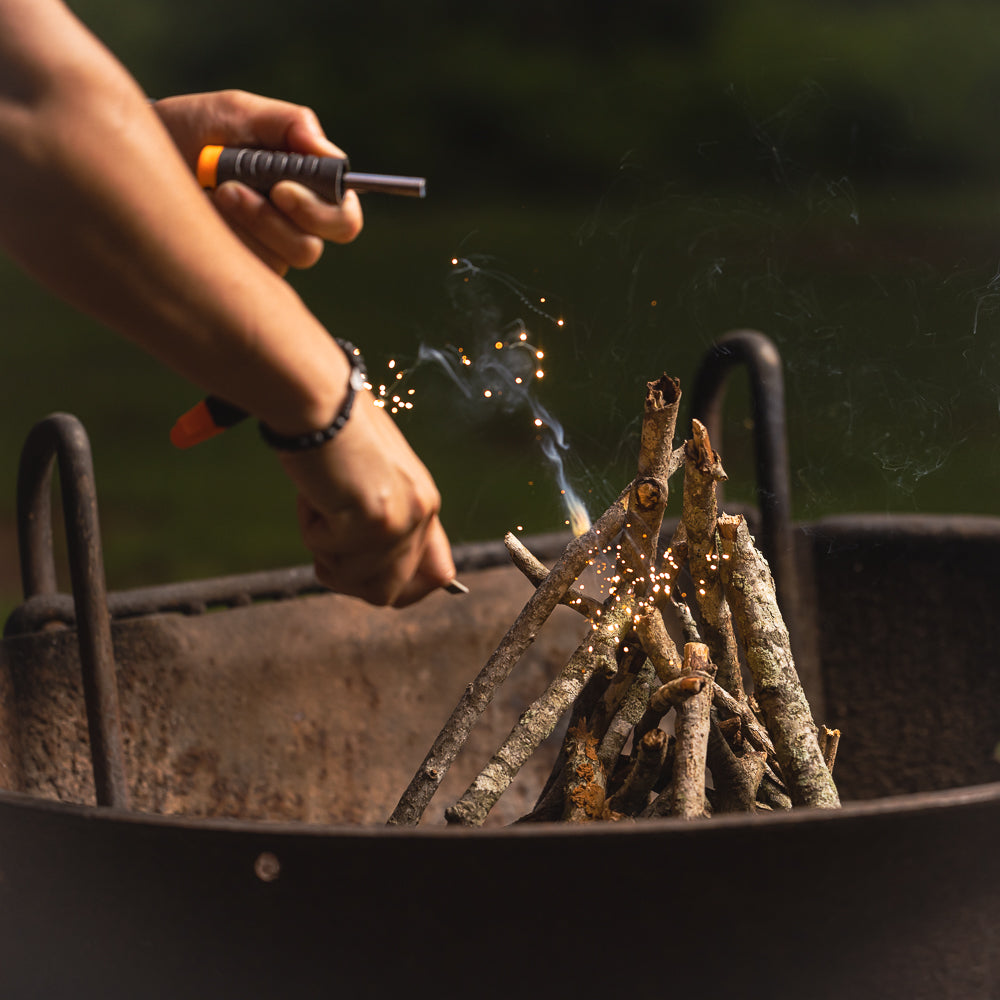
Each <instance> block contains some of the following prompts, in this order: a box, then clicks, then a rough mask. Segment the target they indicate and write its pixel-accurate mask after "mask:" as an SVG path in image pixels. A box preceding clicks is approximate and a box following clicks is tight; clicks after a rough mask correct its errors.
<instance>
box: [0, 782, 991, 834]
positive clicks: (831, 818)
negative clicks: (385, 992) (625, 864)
mask: <svg viewBox="0 0 1000 1000" xmlns="http://www.w3.org/2000/svg"><path fill="white" fill-rule="evenodd" d="M983 805H997V806H998V808H1000V781H995V782H988V783H985V784H980V785H968V786H964V787H961V788H947V789H941V790H938V791H933V792H913V793H907V794H903V795H892V796H886V797H884V798H880V799H867V800H860V801H849V802H845V803H844V804H843V806H842V807H841V808H840V809H805V808H801V809H795V810H791V811H788V812H774V813H770V814H767V813H756V814H746V815H738V814H727V815H720V816H715V817H713V818H711V819H707V820H701V821H697V822H692V821H688V820H683V819H677V818H671V817H663V818H656V819H648V820H643V821H641V822H632V823H626V822H623V823H524V824H514V825H507V826H503V827H496V826H493V827H490V826H485V827H466V826H431V825H425V826H416V827H398V826H388V825H383V824H353V825H352V824H345V823H307V822H303V821H296V820H249V819H240V818H229V817H194V816H179V815H162V814H158V813H142V812H137V811H134V810H128V809H119V808H115V807H108V806H94V805H81V804H78V803H72V802H62V801H58V800H55V799H45V798H40V797H38V796H33V795H27V794H24V793H21V792H12V791H8V790H6V789H0V808H3V807H6V806H13V807H19V808H25V809H28V810H32V809H34V810H38V811H40V812H49V813H59V814H62V815H63V816H65V817H67V818H68V817H76V818H78V819H80V820H83V821H87V822H93V821H99V822H112V823H124V824H129V825H134V826H146V827H157V828H165V829H166V828H173V829H181V830H185V829H190V830H200V831H204V832H212V831H216V832H226V833H237V834H247V835H258V836H259V835H266V836H268V837H274V836H276V835H279V836H280V835H288V836H296V837H298V836H303V835H305V836H310V837H316V838H323V837H328V838H331V839H335V840H350V839H359V838H360V839H381V838H398V837H404V838H409V839H413V840H427V839H432V840H439V839H442V838H454V837H456V836H457V837H462V838H464V837H468V836H473V837H478V838H481V839H485V840H495V839H500V840H507V839H510V838H518V839H520V838H523V837H528V838H529V839H530V838H537V837H544V838H545V839H551V838H561V837H573V838H577V837H601V838H608V837H617V836H624V837H636V836H650V835H656V834H660V835H662V834H666V833H670V834H680V835H683V836H685V837H687V836H698V834H699V833H700V832H702V831H705V832H708V831H713V830H714V831H719V832H720V833H722V832H724V831H726V830H743V829H746V828H748V827H751V826H753V827H774V828H781V827H784V826H788V825H791V826H793V827H800V826H803V825H811V824H816V823H850V822H852V821H855V820H858V821H863V820H864V819H866V818H867V817H870V816H891V817H906V816H908V815H918V814H931V813H937V812H941V811H943V810H955V809H963V808H964V809H974V808H976V807H978V806H983Z"/></svg>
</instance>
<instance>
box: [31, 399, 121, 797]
mask: <svg viewBox="0 0 1000 1000" xmlns="http://www.w3.org/2000/svg"><path fill="white" fill-rule="evenodd" d="M56 461H58V463H59V479H60V483H61V487H62V501H63V517H64V520H65V524H66V543H67V549H68V556H69V569H70V579H71V581H72V585H73V602H74V606H75V609H76V627H77V637H78V640H79V644H80V665H81V668H82V672H83V694H84V700H85V703H86V708H87V726H88V730H89V734H90V752H91V759H92V761H93V767H94V787H95V790H96V793H97V804H98V805H111V806H118V807H121V808H127V806H128V792H127V785H126V781H125V765H124V759H125V758H124V752H123V749H122V734H121V722H120V714H119V708H118V686H117V680H116V672H115V661H114V653H113V647H112V644H111V619H110V615H109V614H108V601H107V588H106V585H105V579H104V557H103V554H102V551H101V535H100V526H99V523H98V518H97V490H96V486H95V481H94V465H93V460H92V458H91V451H90V441H89V440H88V438H87V432H86V431H85V430H84V428H83V425H82V424H81V423H80V421H79V420H77V418H76V417H74V416H72V415H70V414H68V413H54V414H52V415H50V416H48V417H46V418H45V419H44V420H42V421H41V422H40V423H38V424H36V425H35V426H34V427H33V428H32V430H31V432H30V433H29V434H28V437H27V439H26V441H25V443H24V448H23V449H22V451H21V462H20V465H19V467H18V480H17V535H18V547H19V550H20V559H21V582H22V585H23V588H24V596H25V599H26V600H28V599H30V598H32V597H35V596H38V595H51V594H54V593H56V569H55V557H54V555H53V548H52V468H53V465H54V464H55V463H56Z"/></svg>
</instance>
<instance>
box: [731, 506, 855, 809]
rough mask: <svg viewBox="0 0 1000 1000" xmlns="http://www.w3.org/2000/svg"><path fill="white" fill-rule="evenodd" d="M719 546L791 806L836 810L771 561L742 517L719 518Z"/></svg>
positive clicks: (836, 798) (834, 792)
mask: <svg viewBox="0 0 1000 1000" xmlns="http://www.w3.org/2000/svg"><path fill="white" fill-rule="evenodd" d="M719 544H720V547H721V549H722V552H721V555H722V560H721V572H722V582H723V585H724V586H725V589H726V598H727V600H728V601H729V606H730V608H731V609H732V612H733V617H734V619H735V620H736V626H737V628H738V629H739V633H740V636H741V638H742V640H743V644H744V648H745V651H746V657H747V663H748V665H749V667H750V672H751V673H752V674H753V679H754V694H755V696H756V698H757V701H758V702H759V703H760V707H761V709H762V711H763V714H764V721H765V722H766V724H767V729H768V731H769V732H770V734H771V737H772V739H773V740H774V747H775V750H776V751H777V754H778V762H779V763H780V765H781V774H782V777H783V778H784V779H785V781H786V782H787V783H788V790H789V794H790V795H791V799H792V802H793V803H794V804H795V805H810V806H818V807H821V808H826V809H835V808H837V807H838V806H839V805H840V796H839V795H838V794H837V788H836V786H835V785H834V783H833V778H832V777H831V775H830V771H829V769H828V768H827V766H826V762H825V761H824V760H823V754H822V753H821V751H820V748H819V743H818V741H817V736H816V724H815V723H814V722H813V718H812V712H811V711H810V708H809V703H808V702H807V701H806V696H805V692H804V691H803V690H802V684H801V683H800V681H799V677H798V674H797V673H796V670H795V664H794V662H793V660H792V653H791V645H790V643H789V638H788V629H787V628H786V627H785V623H784V621H783V620H782V618H781V612H780V611H779V610H778V601H777V598H776V596H775V592H774V581H773V579H772V577H771V571H770V570H769V569H768V566H767V561H766V560H765V559H764V557H763V556H762V555H761V554H760V553H759V552H758V551H757V549H756V547H755V546H754V544H753V539H752V538H751V537H750V532H749V530H748V529H747V525H746V521H745V519H744V518H743V517H742V516H735V517H728V516H723V517H720V518H719Z"/></svg>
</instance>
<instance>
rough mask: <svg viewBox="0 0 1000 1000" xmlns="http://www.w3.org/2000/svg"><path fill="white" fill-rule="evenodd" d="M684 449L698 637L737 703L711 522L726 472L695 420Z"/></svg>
mask: <svg viewBox="0 0 1000 1000" xmlns="http://www.w3.org/2000/svg"><path fill="white" fill-rule="evenodd" d="M685 449H686V455H687V463H686V464H685V466H684V503H683V507H682V512H681V518H682V520H683V523H684V527H685V530H686V533H687V543H688V566H689V568H690V572H691V582H692V584H693V586H694V592H695V600H696V601H697V604H698V609H699V610H700V611H701V618H702V622H703V623H704V628H703V631H702V635H703V638H704V641H705V642H706V643H707V645H708V648H709V652H710V654H711V657H712V662H713V663H714V664H715V666H716V669H717V670H718V674H717V675H716V680H717V681H718V683H719V684H721V685H722V686H723V687H724V688H725V689H726V690H727V691H730V692H732V694H733V695H735V697H736V698H739V699H743V698H744V697H745V695H744V692H743V676H742V674H741V671H740V657H739V651H738V648H737V646H736V636H735V635H734V634H733V622H732V616H731V615H730V613H729V605H728V604H727V603H726V597H725V594H724V593H723V591H722V580H721V579H719V573H718V558H719V557H718V553H717V552H716V550H715V523H716V519H717V518H718V515H719V507H718V500H717V496H716V483H718V482H722V481H724V480H725V479H726V473H725V471H724V470H723V468H722V460H721V459H720V458H719V456H718V453H717V452H715V451H714V450H713V449H712V442H711V441H710V440H709V438H708V431H707V430H706V429H705V425H704V424H702V423H701V422H700V421H698V420H695V421H693V428H692V437H691V440H690V441H688V442H687V444H686V445H685Z"/></svg>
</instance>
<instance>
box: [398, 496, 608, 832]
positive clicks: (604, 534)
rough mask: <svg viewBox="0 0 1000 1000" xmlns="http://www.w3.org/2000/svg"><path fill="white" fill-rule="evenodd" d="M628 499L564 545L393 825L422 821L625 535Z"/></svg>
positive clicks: (430, 753) (406, 794) (445, 731)
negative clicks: (599, 560)
mask: <svg viewBox="0 0 1000 1000" xmlns="http://www.w3.org/2000/svg"><path fill="white" fill-rule="evenodd" d="M626 497H627V494H624V493H623V494H622V496H621V497H619V498H618V500H617V501H616V502H615V503H614V504H613V505H612V506H611V507H609V508H608V510H607V511H605V513H604V514H603V515H601V517H600V518H599V519H598V520H597V522H596V523H595V524H594V526H593V527H592V528H591V529H590V531H588V532H586V533H585V534H583V535H580V536H579V537H578V538H574V539H573V540H572V541H571V542H570V543H569V544H568V545H567V546H566V548H565V550H564V551H563V554H562V556H560V558H559V560H558V561H557V562H556V564H555V565H554V566H553V567H552V570H551V571H550V572H549V574H548V576H547V577H546V578H545V580H544V581H543V582H542V583H541V584H540V585H539V586H538V587H537V588H536V589H535V592H534V593H533V594H532V595H531V597H530V598H529V599H528V602H527V604H525V606H524V608H523V609H522V610H521V613H520V614H519V615H518V616H517V618H516V619H515V620H514V623H513V625H511V627H510V628H509V629H508V630H507V634H506V635H505V636H504V637H503V639H502V640H501V642H500V645H499V646H498V647H497V648H496V650H495V651H494V653H493V655H492V656H491V657H490V658H489V660H488V661H487V662H486V664H485V666H484V667H483V669H482V670H481V671H480V672H479V675H478V676H477V677H476V679H475V680H474V681H473V682H472V683H471V684H470V685H469V686H468V687H467V688H466V689H465V694H464V695H463V696H462V698H461V700H460V701H459V703H458V705H456V706H455V709H454V711H453V712H452V714H451V716H450V717H449V718H448V721H447V722H446V723H445V725H444V728H443V729H442V730H441V732H440V733H439V734H438V737H437V739H435V741H434V743H433V745H432V746H431V748H430V750H429V751H428V753H427V756H426V757H425V758H424V761H423V763H422V764H421V765H420V767H419V768H418V769H417V772H416V774H415V775H414V776H413V778H412V779H411V781H410V784H409V785H408V786H407V788H406V791H404V792H403V795H402V797H401V798H400V800H399V803H398V804H397V806H396V808H395V809H394V810H393V813H392V815H391V816H390V817H389V820H388V822H389V823H390V824H393V825H401V826H415V825H416V824H417V823H418V822H419V821H420V817H421V816H422V815H423V814H424V810H425V809H426V808H427V806H428V804H429V803H430V800H431V798H432V797H433V796H434V793H435V792H436V791H437V789H438V787H439V785H440V784H441V782H442V781H443V780H444V776H445V775H446V774H447V773H448V768H450V767H451V765H452V764H453V763H454V761H455V758H456V757H457V756H458V754H459V752H460V751H461V749H462V747H463V746H465V742H466V740H467V739H468V738H469V734H470V733H471V732H472V730H473V728H474V726H475V724H476V722H478V721H479V718H480V716H481V715H482V714H483V712H485V711H486V709H487V707H488V706H489V704H490V702H491V701H492V700H493V695H494V694H495V693H496V691H497V689H498V688H499V687H500V685H502V684H503V682H504V681H505V680H506V679H507V678H508V677H509V676H510V673H511V671H512V670H513V669H514V667H515V666H516V664H517V662H518V661H519V660H520V658H521V656H522V655H523V654H524V652H525V650H526V649H527V648H528V647H529V646H530V645H531V643H532V642H534V640H535V636H536V635H537V634H538V630H539V629H540V628H541V627H542V625H544V624H545V621H546V620H547V619H548V617H549V615H550V614H552V611H553V610H554V609H555V607H556V605H557V604H558V603H559V602H560V600H562V597H563V595H564V594H565V593H566V591H567V590H569V588H570V586H572V584H573V583H574V582H575V580H576V578H577V577H578V576H579V575H580V574H581V573H582V572H583V570H584V568H585V567H586V566H587V563H588V562H589V561H590V560H591V559H592V558H593V557H594V555H595V554H596V553H597V552H598V551H600V549H602V548H603V547H605V546H606V545H607V544H608V543H609V542H611V541H612V540H613V539H614V537H615V536H616V535H617V534H618V533H619V532H620V531H621V529H622V526H623V524H624V521H625V504H626Z"/></svg>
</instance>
